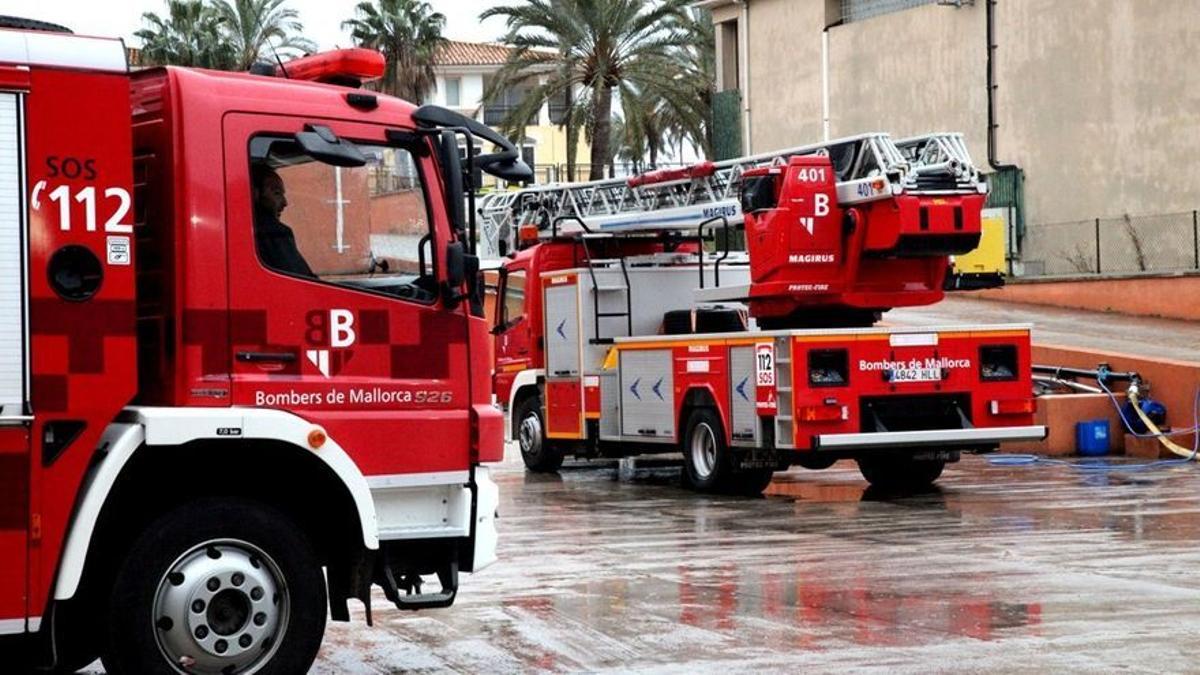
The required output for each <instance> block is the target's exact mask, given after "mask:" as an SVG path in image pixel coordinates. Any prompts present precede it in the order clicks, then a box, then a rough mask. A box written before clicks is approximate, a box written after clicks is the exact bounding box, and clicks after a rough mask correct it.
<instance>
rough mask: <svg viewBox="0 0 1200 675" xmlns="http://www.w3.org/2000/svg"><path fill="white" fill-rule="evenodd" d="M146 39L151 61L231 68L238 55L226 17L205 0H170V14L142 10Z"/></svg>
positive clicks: (144, 55)
mask: <svg viewBox="0 0 1200 675" xmlns="http://www.w3.org/2000/svg"><path fill="white" fill-rule="evenodd" d="M142 23H143V24H144V25H145V26H144V27H143V28H142V29H141V30H138V31H137V32H135V33H134V36H135V37H137V38H139V39H141V40H142V58H143V59H144V60H145V62H146V63H147V64H148V65H177V66H194V67H198V68H214V69H218V70H231V69H233V68H234V67H235V66H236V64H237V60H236V55H235V54H234V52H233V49H232V48H231V47H230V46H229V43H228V42H227V41H226V40H225V39H224V37H223V35H222V27H223V23H224V20H223V19H222V18H221V17H220V16H219V15H218V14H217V13H216V12H215V11H213V9H212V8H211V7H209V6H207V5H205V4H204V2H202V0H167V16H166V17H165V18H164V17H161V16H159V15H158V14H155V13H154V12H146V13H145V14H142Z"/></svg>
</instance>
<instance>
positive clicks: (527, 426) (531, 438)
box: [517, 412, 542, 455]
mask: <svg viewBox="0 0 1200 675" xmlns="http://www.w3.org/2000/svg"><path fill="white" fill-rule="evenodd" d="M517 441H518V442H519V443H520V444H521V452H523V453H525V454H526V455H536V454H538V452H540V451H541V449H542V420H541V419H540V418H539V417H538V416H537V413H535V412H530V413H528V414H526V415H525V417H524V418H523V419H522V420H521V426H519V427H518V428H517Z"/></svg>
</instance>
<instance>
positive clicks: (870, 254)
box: [480, 133, 1045, 494]
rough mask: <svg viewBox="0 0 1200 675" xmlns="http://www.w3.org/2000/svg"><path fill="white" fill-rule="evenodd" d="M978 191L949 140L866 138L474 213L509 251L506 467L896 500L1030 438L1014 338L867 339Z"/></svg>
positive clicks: (941, 277)
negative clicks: (511, 450)
mask: <svg viewBox="0 0 1200 675" xmlns="http://www.w3.org/2000/svg"><path fill="white" fill-rule="evenodd" d="M986 192H987V188H986V183H985V182H984V181H983V180H982V178H981V176H980V174H979V172H978V170H977V169H976V168H975V167H974V165H973V164H972V163H971V159H970V156H969V154H968V153H967V149H966V145H965V143H964V141H963V138H962V136H961V135H960V134H952V133H938V134H929V135H926V136H921V137H916V138H910V139H904V140H901V141H898V142H896V141H893V140H892V139H891V138H890V137H889V136H888V135H887V134H882V133H872V134H864V135H861V136H856V137H851V138H844V139H838V140H834V141H831V142H828V143H822V144H817V145H811V146H805V147H799V148H792V149H789V150H785V151H780V152H774V153H768V154H763V155H758V156H753V157H746V158H739V159H735V160H729V161H724V162H716V163H714V162H703V163H700V164H696V165H694V166H689V167H685V168H682V169H669V170H660V171H655V172H651V173H648V174H644V175H639V176H635V177H633V178H629V179H624V180H605V181H595V182H589V183H578V184H564V185H542V186H533V187H530V188H527V189H524V190H520V191H515V192H509V193H497V194H495V195H490V196H488V197H486V198H485V199H484V200H483V201H482V202H481V203H480V213H481V215H482V217H483V220H484V232H485V234H487V235H488V236H496V237H498V238H500V239H501V240H502V241H504V240H507V241H508V242H510V243H509V245H510V246H511V247H512V249H513V252H512V253H509V254H508V256H507V257H506V258H505V259H504V260H503V264H502V267H501V269H500V276H499V282H498V298H497V305H496V324H495V327H494V328H493V333H494V334H495V336H496V345H495V359H496V374H495V391H496V397H497V401H498V402H499V403H500V404H502V405H503V406H504V407H505V408H506V410H507V414H508V420H509V424H510V427H511V430H512V435H513V438H514V439H515V440H516V441H517V442H518V443H519V445H520V448H521V453H522V457H523V459H524V461H525V464H526V466H527V467H528V469H530V470H532V471H550V470H555V469H557V468H558V467H559V466H560V465H561V462H562V461H563V458H564V456H566V455H576V456H582V457H623V456H628V455H635V454H639V453H664V452H674V453H680V454H682V456H683V462H684V471H683V474H684V479H685V482H686V483H687V484H688V485H690V486H691V487H693V488H695V489H697V490H701V491H722V492H734V493H744V494H757V493H759V492H761V491H762V490H763V489H765V487H766V485H767V484H768V483H769V481H770V479H771V475H772V473H773V472H774V471H778V470H783V469H786V468H788V467H789V466H792V465H799V466H802V467H806V468H810V469H822V468H827V467H829V466H831V465H832V464H833V463H834V462H835V461H837V460H839V459H844V458H849V459H854V460H856V461H857V463H858V466H859V467H860V469H861V472H862V474H863V476H864V477H865V478H866V479H867V481H869V482H870V483H871V484H872V485H874V486H879V487H880V488H883V489H910V488H916V487H920V486H925V485H928V484H930V483H932V482H933V481H935V480H936V479H937V478H938V476H939V475H940V474H941V472H942V470H943V468H944V465H945V463H946V462H952V461H956V460H957V459H958V458H959V457H960V454H961V453H962V452H988V451H992V450H995V449H996V448H997V446H998V444H1000V443H1002V442H1005V441H1018V440H1024V439H1034V438H1042V437H1044V435H1045V428H1044V427H1042V426H1038V425H1035V424H1034V423H1033V415H1034V412H1035V405H1036V403H1035V400H1034V399H1033V397H1032V393H1031V374H1030V343H1029V332H1030V327H1029V326H1026V325H996V326H983V325H966V326H949V327H945V328H937V329H932V328H921V329H906V328H894V327H893V328H889V327H885V326H880V325H876V324H877V321H878V319H879V318H880V316H881V313H882V312H884V311H886V310H888V309H890V308H894V307H905V306H916V305H927V304H930V303H935V302H938V301H940V300H941V299H942V298H943V297H944V293H945V289H946V288H947V287H953V286H954V285H955V284H954V283H953V282H952V280H950V279H949V272H948V270H949V267H950V265H949V262H950V257H951V256H953V255H955V254H960V253H964V252H967V251H970V250H971V249H973V248H974V247H975V246H976V245H977V243H978V240H979V236H980V216H981V210H982V207H983V202H984V200H985V197H986ZM737 230H740V231H741V232H743V233H744V238H745V249H746V250H745V252H735V251H731V250H730V246H729V242H730V241H731V239H732V236H731V234H732V233H733V232H734V231H737ZM718 234H720V235H722V236H716V235H718ZM501 246H502V247H503V246H504V244H501Z"/></svg>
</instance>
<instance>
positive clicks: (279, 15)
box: [212, 0, 317, 70]
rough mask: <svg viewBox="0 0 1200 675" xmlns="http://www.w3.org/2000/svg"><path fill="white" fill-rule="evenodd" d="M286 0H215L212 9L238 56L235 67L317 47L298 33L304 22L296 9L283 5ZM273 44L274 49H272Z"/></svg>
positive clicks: (307, 51) (241, 67) (248, 66)
mask: <svg viewBox="0 0 1200 675" xmlns="http://www.w3.org/2000/svg"><path fill="white" fill-rule="evenodd" d="M284 1H285V0H232V2H230V0H217V1H216V2H215V3H214V4H213V5H212V7H213V10H215V11H216V13H217V16H219V17H221V20H222V22H223V24H222V26H223V28H224V32H225V37H226V38H227V39H228V41H229V43H230V44H229V46H230V48H232V49H233V50H234V53H235V54H236V56H237V65H236V69H237V70H249V68H250V66H252V65H254V63H255V62H257V61H261V60H264V59H267V58H269V59H270V60H271V61H274V60H275V57H274V54H275V53H277V54H279V56H280V58H286V57H285V56H284V55H285V54H286V55H288V56H294V55H296V53H300V54H305V53H311V52H314V51H316V48H317V47H316V45H315V44H313V43H312V42H311V41H310V40H307V39H305V38H304V37H302V36H301V35H300V33H302V32H303V30H304V26H303V25H302V24H301V23H300V21H299V13H298V12H297V11H296V10H294V9H290V8H284V7H282V5H283V3H284ZM272 47H273V48H274V52H272V51H271V49H272Z"/></svg>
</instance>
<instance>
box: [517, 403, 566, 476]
mask: <svg viewBox="0 0 1200 675" xmlns="http://www.w3.org/2000/svg"><path fill="white" fill-rule="evenodd" d="M512 426H513V429H512V433H513V440H515V441H516V442H517V445H518V446H520V448H521V459H522V460H523V461H524V462H525V468H526V469H529V470H530V471H533V472H535V473H552V472H554V471H558V470H559V469H560V468H561V467H562V463H563V451H562V448H560V447H557V446H556V445H555V444H553V443H550V442H549V441H548V440H547V439H546V420H545V418H544V417H542V396H541V394H534V395H532V396H526V397H525V398H523V399H521V401H520V402H519V403H517V405H516V407H515V409H514V410H513V416H512Z"/></svg>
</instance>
